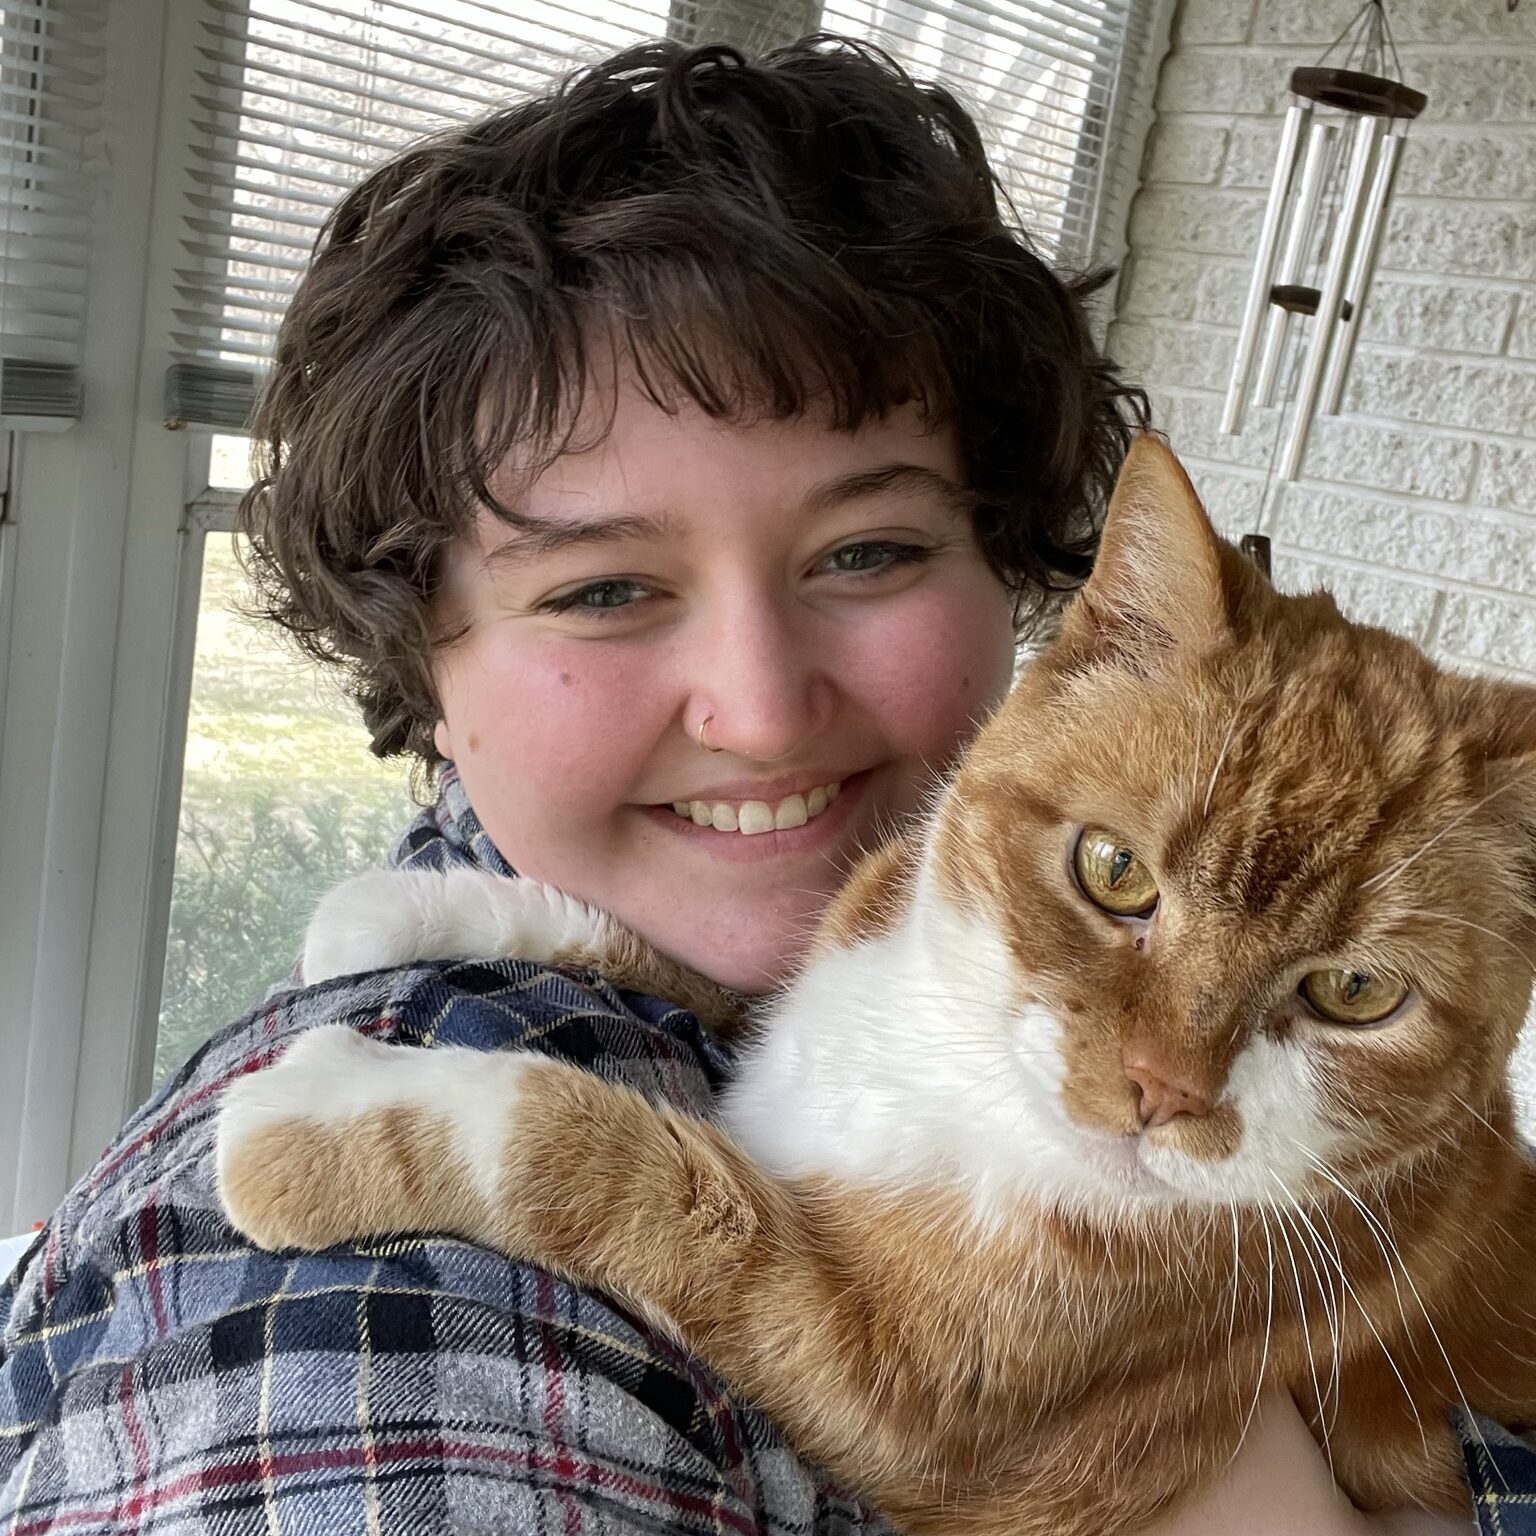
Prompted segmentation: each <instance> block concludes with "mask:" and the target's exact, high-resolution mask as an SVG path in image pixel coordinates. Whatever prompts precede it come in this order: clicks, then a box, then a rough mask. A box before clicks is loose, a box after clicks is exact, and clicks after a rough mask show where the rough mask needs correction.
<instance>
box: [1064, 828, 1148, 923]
mask: <svg viewBox="0 0 1536 1536" xmlns="http://www.w3.org/2000/svg"><path fill="white" fill-rule="evenodd" d="M1072 864H1073V868H1074V869H1075V870H1076V871H1077V883H1078V884H1079V885H1080V886H1082V888H1083V894H1084V895H1085V896H1086V897H1087V898H1088V899H1089V901H1091V902H1092V903H1093V904H1094V905H1095V906H1096V907H1102V908H1103V909H1104V910H1105V911H1106V912H1109V913H1112V914H1113V915H1114V916H1115V917H1147V916H1149V915H1150V914H1151V912H1152V909H1153V908H1154V907H1155V906H1156V905H1157V881H1155V880H1154V879H1153V878H1152V871H1151V870H1149V869H1148V868H1147V866H1146V865H1145V864H1143V863H1142V861H1141V860H1140V859H1139V858H1137V857H1136V853H1135V851H1134V850H1133V849H1131V848H1127V847H1126V845H1125V844H1124V843H1123V842H1122V841H1121V840H1120V839H1119V838H1118V837H1116V836H1115V834H1114V833H1113V832H1106V831H1105V830H1104V828H1103V827H1085V828H1084V829H1083V831H1082V833H1081V835H1080V836H1079V837H1078V839H1077V848H1076V850H1075V851H1074V852H1073V854H1072Z"/></svg>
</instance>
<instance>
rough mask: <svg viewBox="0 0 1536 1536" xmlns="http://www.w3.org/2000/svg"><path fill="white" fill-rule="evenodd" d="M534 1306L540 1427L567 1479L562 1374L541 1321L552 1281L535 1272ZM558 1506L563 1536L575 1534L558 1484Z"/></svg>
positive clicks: (569, 1462) (570, 1464) (574, 1510)
mask: <svg viewBox="0 0 1536 1536" xmlns="http://www.w3.org/2000/svg"><path fill="white" fill-rule="evenodd" d="M538 1305H539V1316H540V1319H541V1322H540V1333H541V1334H542V1335H543V1337H542V1339H541V1341H540V1344H541V1353H542V1355H543V1357H544V1382H545V1387H544V1428H545V1429H546V1430H547V1431H548V1433H549V1439H550V1443H551V1444H552V1445H556V1446H559V1447H560V1449H559V1450H558V1451H557V1452H556V1455H555V1471H556V1473H557V1474H558V1475H559V1476H560V1477H562V1478H564V1479H566V1480H567V1481H570V1480H572V1479H574V1477H575V1475H576V1462H575V1459H574V1458H573V1457H572V1456H571V1455H570V1454H569V1452H568V1451H567V1450H566V1448H565V1440H564V1438H563V1437H564V1433H565V1373H564V1371H562V1370H561V1369H560V1351H559V1349H558V1348H557V1347H556V1346H555V1341H554V1339H553V1338H551V1337H550V1332H549V1328H548V1326H547V1325H546V1324H545V1322H544V1321H543V1320H544V1319H547V1318H548V1317H549V1316H550V1314H551V1313H552V1312H553V1311H554V1308H555V1282H554V1280H553V1278H552V1277H551V1276H549V1275H547V1274H545V1273H544V1271H543V1270H540V1271H539V1278H538ZM559 1495H560V1509H561V1512H562V1513H563V1514H564V1516H565V1536H576V1533H577V1532H578V1531H579V1530H580V1529H581V1509H580V1507H579V1506H578V1505H577V1503H576V1501H575V1500H574V1499H573V1498H572V1497H571V1493H570V1489H568V1488H564V1487H562V1488H561V1489H560V1490H559Z"/></svg>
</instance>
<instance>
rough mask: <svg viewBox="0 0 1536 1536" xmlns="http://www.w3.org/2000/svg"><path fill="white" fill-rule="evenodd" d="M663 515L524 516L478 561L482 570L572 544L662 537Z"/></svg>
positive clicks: (533, 556)
mask: <svg viewBox="0 0 1536 1536" xmlns="http://www.w3.org/2000/svg"><path fill="white" fill-rule="evenodd" d="M667 531H668V527H667V521H666V519H665V518H660V517H646V516H644V515H643V514H641V513H638V512H633V513H631V512H625V513H620V514H617V515H616V516H614V517H596V518H583V517H528V516H526V515H524V516H523V517H522V518H521V520H520V521H519V522H518V523H516V524H515V525H514V526H513V528H512V529H511V532H510V534H509V536H508V537H507V538H506V539H504V540H503V541H502V542H501V543H500V544H498V545H497V546H496V547H495V549H491V550H487V551H486V554H485V557H484V559H483V560H482V561H481V564H482V565H483V566H484V567H485V568H486V569H488V570H489V569H492V568H494V567H495V566H498V565H509V564H516V563H521V562H522V561H524V560H528V559H530V558H534V559H536V558H537V557H538V556H539V555H549V554H553V553H554V552H555V551H556V550H557V549H565V548H567V547H568V546H570V545H572V544H616V543H620V542H622V541H623V540H625V539H662V538H665V537H666V535H667Z"/></svg>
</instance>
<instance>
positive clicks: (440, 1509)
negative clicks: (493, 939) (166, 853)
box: [0, 773, 1536, 1536]
mask: <svg viewBox="0 0 1536 1536" xmlns="http://www.w3.org/2000/svg"><path fill="white" fill-rule="evenodd" d="M395 857H396V861H397V862H399V863H401V864H404V865H408V866H414V867H424V868H444V867H448V866H450V865H455V864H463V865H472V866H477V867H480V868H484V869H490V870H493V871H495V872H497V873H501V874H507V873H510V871H508V870H507V868H506V865H505V864H504V863H503V861H502V860H501V858H500V856H499V854H498V853H497V852H496V850H495V848H494V847H493V846H492V844H491V842H490V840H489V838H487V837H486V835H485V833H484V831H483V830H482V829H481V828H480V826H479V824H478V822H477V821H476V820H475V817H474V814H473V812H472V811H471V810H470V808H469V806H468V804H467V803H466V801H465V798H464V795H463V791H462V788H461V787H460V786H459V784H458V781H457V779H456V778H455V777H454V776H453V775H452V774H451V773H450V774H448V775H446V776H445V780H444V784H443V789H442V795H441V797H440V799H439V802H438V804H437V806H436V807H434V808H433V809H431V810H429V811H426V812H424V813H423V814H422V815H421V817H419V818H418V819H417V821H416V823H415V824H414V825H413V826H412V827H411V829H410V830H409V831H408V832H407V833H406V835H405V837H404V838H403V839H402V841H401V843H400V846H399V847H398V848H397V850H396V855H395ZM331 1022H340V1023H346V1024H349V1025H351V1026H353V1027H354V1028H357V1029H360V1030H363V1031H366V1032H367V1033H369V1034H372V1035H376V1036H379V1037H380V1038H384V1039H391V1040H398V1041H401V1042H402V1043H408V1044H414V1045H419V1046H431V1045H433V1044H437V1043H452V1044H457V1045H468V1046H475V1047H478V1048H480V1049H506V1048H511V1047H520V1048H532V1049H537V1050H541V1051H547V1052H550V1053H552V1054H555V1055H559V1056H562V1057H565V1058H566V1059H568V1060H571V1061H573V1062H576V1063H579V1064H580V1065H582V1066H585V1067H587V1068H590V1069H591V1070H594V1071H597V1072H600V1073H602V1074H604V1075H606V1076H609V1077H612V1078H615V1079H618V1080H622V1081H625V1082H628V1083H631V1084H633V1085H634V1086H636V1087H638V1088H640V1089H641V1090H642V1091H644V1092H647V1093H649V1094H652V1095H655V1094H657V1093H660V1094H665V1095H666V1096H667V1097H669V1098H671V1099H672V1100H673V1101H675V1102H676V1103H678V1104H680V1105H682V1106H684V1107H685V1108H689V1107H691V1108H693V1109H696V1110H697V1109H700V1108H702V1107H704V1106H706V1105H707V1104H708V1102H709V1100H710V1098H711V1096H712V1094H713V1092H714V1091H715V1089H716V1088H717V1086H718V1085H719V1082H720V1081H721V1078H722V1076H723V1074H724V1073H725V1072H726V1071H727V1070H728V1068H729V1065H730V1064H729V1060H728V1058H727V1057H726V1055H725V1054H724V1053H723V1051H722V1050H721V1048H720V1046H719V1045H718V1044H717V1043H716V1042H714V1041H713V1040H711V1039H710V1038H709V1037H708V1036H706V1035H705V1034H704V1033H703V1032H702V1031H701V1030H700V1028H699V1026H698V1024H697V1022H696V1021H695V1020H694V1019H693V1018H692V1017H691V1016H690V1015H688V1014H686V1013H683V1012H682V1011H680V1010H678V1009H676V1008H673V1007H671V1006H670V1005H667V1004H665V1003H662V1002H658V1001H657V1000H655V999H652V998H645V997H638V996H635V995H633V994H627V993H625V994H620V993H618V992H615V991H614V990H613V989H612V988H610V987H609V986H608V985H607V984H606V983H604V982H602V981H600V980H597V979H595V978H586V979H575V978H572V977H569V976H565V975H560V974H556V973H554V972H551V971H547V970H544V969H542V968H541V967H538V966H534V965H527V964H523V963H519V962H512V961H504V962H494V963H484V964H478V963H477V964H437V965H423V966H412V967H408V968H405V969H402V970H398V971H392V972H384V973H380V974H376V975H370V976H361V977H353V978H348V979H344V980H340V981H336V982H332V983H328V984H326V985H323V986H318V987H312V988H307V989H300V988H297V987H294V986H287V987H282V988H279V989H277V990H276V991H274V992H273V994H272V995H270V996H269V997H268V998H267V1000H266V1002H265V1003H264V1004H263V1005H262V1007H261V1008H260V1009H258V1010H257V1011H256V1012H255V1013H254V1014H252V1015H251V1016H250V1017H248V1018H246V1019H243V1020H241V1021H240V1022H239V1023H237V1024H235V1025H234V1026H233V1027H232V1028H230V1029H228V1030H226V1031H225V1032H224V1033H222V1034H221V1035H219V1036H217V1037H216V1038H215V1039H214V1040H213V1041H211V1042H210V1043H209V1044H208V1045H206V1046H205V1047H204V1048H203V1049H202V1050H201V1051H199V1052H198V1053H197V1055H195V1056H194V1057H193V1058H192V1060H190V1061H189V1062H188V1063H187V1064H186V1066H185V1067H183V1068H182V1069H181V1071H180V1072H179V1073H177V1074H176V1075H175V1076H174V1077H173V1078H172V1079H171V1080H170V1081H169V1082H168V1083H166V1084H165V1085H164V1087H163V1088H162V1089H161V1090H160V1091H159V1093H157V1094H156V1096H155V1097H154V1098H153V1099H152V1100H151V1101H150V1102H149V1103H148V1104H147V1105H145V1106H144V1108H143V1109H142V1110H140V1111H139V1113H138V1114H137V1115H135V1116H134V1118H133V1119H132V1120H131V1121H130V1122H129V1124H128V1125H127V1126H126V1127H125V1128H124V1130H123V1132H122V1134H121V1135H120V1136H119V1138H118V1140H117V1141H116V1143H115V1144H114V1145H113V1146H112V1147H111V1148H110V1149H109V1150H108V1152H107V1153H106V1155H105V1156H104V1157H103V1158H102V1160H101V1162H100V1163H99V1164H98V1165H97V1166H96V1168H94V1169H93V1170H92V1171H91V1173H90V1174H89V1175H88V1176H87V1177H86V1178H85V1179H84V1180H83V1181H82V1182H81V1183H80V1184H79V1185H78V1186H77V1187H76V1188H75V1189H74V1190H73V1191H72V1192H71V1193H70V1195H69V1197H68V1198H67V1199H66V1201H65V1202H64V1205H63V1206H62V1207H61V1208H60V1210H59V1211H58V1213H57V1214H56V1215H55V1217H54V1219H53V1221H52V1222H51V1223H50V1224H49V1226H48V1228H47V1229H46V1230H45V1231H44V1232H42V1233H40V1234H39V1236H38V1239H37V1241H36V1242H35V1243H34V1244H33V1246H32V1248H31V1250H30V1251H29V1253H28V1255H27V1257H26V1258H25V1259H24V1260H23V1262H22V1263H21V1265H20V1266H19V1268H18V1269H17V1271H16V1272H15V1274H14V1275H13V1276H12V1277H11V1279H10V1280H9V1282H8V1283H7V1284H6V1285H5V1286H4V1288H3V1289H0V1330H3V1332H0V1532H4V1533H7V1536H38V1533H41V1532H69V1533H73V1536H94V1533H106V1532H113V1533H117V1532H138V1533H145V1536H150V1533H154V1536H215V1533H217V1536H246V1533H251V1536H257V1533H260V1536H276V1533H282V1532H298V1531H306V1532H308V1531H314V1532H338V1533H339V1532H353V1531H358V1532H363V1531H371V1532H377V1533H381V1536H432V1533H437V1532H448V1531H452V1532H456V1533H467V1532H486V1533H490V1532H496V1533H499V1536H500V1533H518V1536H524V1533H526V1536H546V1533H549V1536H556V1533H559V1536H639V1533H642V1532H644V1533H660V1532H678V1533H686V1532H699V1533H704V1532H708V1533H712V1536H730V1533H737V1536H759V1533H761V1536H844V1533H847V1536H853V1533H857V1532H870V1533H871V1536H874V1533H876V1532H883V1531H885V1530H886V1529H887V1528H886V1527H884V1526H883V1525H882V1524H881V1523H880V1522H879V1521H878V1519H877V1518H876V1517H875V1516H873V1515H872V1514H871V1513H870V1512H869V1511H868V1510H867V1509H865V1508H864V1507H862V1506H861V1505H860V1504H859V1503H858V1502H857V1501H856V1500H854V1499H853V1498H851V1497H850V1496H849V1495H848V1494H847V1493H846V1492H844V1491H843V1490H841V1489H840V1488H838V1487H836V1486H835V1485H833V1484H831V1483H830V1482H828V1481H827V1480H826V1479H825V1478H823V1477H821V1476H819V1475H818V1474H817V1473H816V1472H815V1471H814V1469H811V1468H808V1467H807V1466H806V1465H804V1464H803V1463H802V1462H800V1461H799V1460H798V1459H797V1458H796V1457H795V1456H794V1455H793V1453H792V1452H791V1451H790V1450H789V1449H788V1447H787V1446H786V1445H785V1443H784V1442H783V1440H782V1438H781V1437H780V1436H779V1435H778V1434H777V1432H776V1431H775V1430H774V1428H773V1427H772V1425H770V1424H769V1423H768V1422H767V1421H766V1420H764V1419H763V1418H762V1416H761V1415H760V1414H758V1413H756V1412H755V1411H753V1410H752V1409H750V1408H748V1407H746V1406H745V1405H743V1404H741V1403H739V1402H737V1401H735V1400H734V1399H733V1398H732V1397H731V1396H730V1395H729V1394H728V1393H727V1392H726V1391H725V1389H724V1388H723V1387H722V1385H721V1384H720V1383H719V1382H718V1381H716V1380H714V1379H713V1378H712V1377H710V1376H709V1374H708V1373H707V1372H705V1371H703V1370H702V1369H700V1367H699V1366H698V1365H697V1364H696V1363H695V1362H694V1361H692V1360H690V1359H689V1358H688V1357H687V1356H685V1355H683V1354H681V1353H679V1351H677V1350H676V1349H675V1348H674V1347H672V1346H671V1345H669V1344H668V1343H667V1342H666V1341H665V1340H663V1339H660V1338H657V1337H656V1336H655V1335H653V1334H652V1333H651V1332H650V1331H649V1330H648V1329H647V1328H646V1327H645V1326H644V1324H643V1323H641V1322H639V1321H638V1320H637V1319H635V1318H632V1317H629V1316H626V1315H625V1314H624V1313H622V1312H621V1311H619V1310H618V1309H617V1308H616V1307H615V1306H614V1305H613V1304H612V1303H611V1302H609V1301H606V1300H604V1299H602V1298H600V1297H597V1296H594V1295H591V1294H588V1293H586V1292H583V1291H579V1290H577V1289H575V1288H573V1287H571V1286H569V1285H565V1284H563V1283H562V1282H560V1281H557V1280H555V1279H553V1278H551V1277H550V1276H548V1275H546V1274H544V1273H542V1272H540V1271H537V1270H533V1269H529V1268H526V1267H523V1266H519V1265H516V1264H512V1263H509V1262H507V1261H506V1260H504V1259H501V1258H498V1257H497V1256H495V1255H494V1254H490V1253H487V1252H484V1251H483V1250H480V1249H477V1248H473V1247H470V1246H468V1245H467V1244H463V1243H457V1242H453V1241H449V1240H446V1239H440V1238H431V1237H421V1238H416V1237H412V1238H403V1239H391V1240H388V1241H381V1242H376V1243H367V1244H359V1245H357V1246H355V1247H349V1248H337V1249H332V1250H329V1251H328V1252H326V1253H324V1254H315V1255H306V1256H300V1257H291V1256H288V1257H284V1256H278V1255H270V1254H264V1253H258V1252H255V1251H253V1250H252V1249H251V1248H250V1247H249V1246H248V1245H247V1244H246V1243H245V1242H243V1241H242V1240H241V1239H240V1238H239V1237H238V1236H237V1235H236V1234H235V1233H234V1232H233V1231H232V1230H231V1229H230V1228H229V1227H228V1226H227V1225H226V1224H225V1222H224V1220H223V1218H222V1216H221V1214H220V1211H219V1206H218V1201H217V1198H216V1196H215V1193H214V1184H213V1155H212V1153H213V1116H214V1112H215V1108H216V1106H217V1100H218V1095H219V1092H220V1090H221V1089H222V1088H223V1087H224V1086H225V1085H226V1084H227V1083H229V1082H230V1081H232V1080H233V1079H234V1078H235V1077H237V1076H238V1075H239V1074H241V1073H243V1072H252V1071H257V1070H259V1069H260V1068H261V1067H263V1066H265V1065H266V1064H267V1063H269V1062H270V1061H271V1060H273V1058H274V1057H275V1056H276V1055H277V1054H279V1053H280V1052H281V1050H282V1049H283V1047H284V1046H285V1044H286V1043H287V1042H288V1041H289V1040H290V1039H291V1038H292V1036H293V1035H295V1034H296V1033H298V1031H300V1030H303V1029H308V1028H312V1027H313V1026H315V1025H317V1024H320V1023H331ZM1483 1431H1484V1437H1485V1438H1486V1440H1487V1447H1486V1449H1485V1448H1484V1446H1483V1445H1482V1444H1480V1443H1479V1441H1478V1440H1477V1438H1476V1437H1475V1436H1474V1435H1473V1434H1472V1433H1471V1432H1470V1431H1469V1432H1468V1433H1466V1434H1465V1435H1464V1439H1465V1442H1466V1444H1467V1468H1468V1476H1469V1480H1470V1482H1471V1486H1472V1491H1473V1501H1474V1502H1475V1503H1476V1506H1477V1510H1478V1516H1479V1519H1480V1521H1481V1523H1482V1528H1483V1530H1484V1531H1486V1532H1489V1533H1490V1536H1536V1454H1533V1452H1532V1450H1531V1449H1530V1448H1529V1447H1528V1446H1526V1445H1524V1444H1522V1443H1521V1442H1518V1441H1515V1440H1513V1439H1511V1438H1510V1437H1509V1436H1507V1435H1505V1434H1503V1432H1502V1431H1500V1430H1498V1429H1496V1428H1495V1427H1494V1426H1490V1425H1485V1426H1483ZM1470 1523H1471V1522H1470V1519H1469V1528H1470Z"/></svg>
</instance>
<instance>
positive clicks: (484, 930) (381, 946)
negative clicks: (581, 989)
mask: <svg viewBox="0 0 1536 1536" xmlns="http://www.w3.org/2000/svg"><path fill="white" fill-rule="evenodd" d="M606 948H607V943H606V929H605V924H604V919H603V917H602V915H601V914H600V913H597V912H594V911H592V909H591V908H589V907H586V906H584V905H583V904H582V903H581V902H579V901H576V900H574V899H573V898H572V897H569V896H566V895H565V894H564V893H563V892H561V891H557V890H556V889H555V888H554V887H553V886H549V885H543V884H541V883H540V882H539V881H537V880H527V879H521V878H505V877H502V876H499V875H491V874H487V873H485V872H484V871H483V870H474V869H452V870H446V871H438V870H422V869H379V870H371V871H369V872H368V873H367V874H363V875H358V876H356V877H355V878H353V879H351V880H346V881H343V882H342V884H340V885H338V886H337V887H336V888H335V889H334V890H332V891H329V892H328V893H327V894H326V895H325V896H324V897H322V898H321V901H320V904H319V906H318V907H317V908H316V909H315V915H314V917H313V918H311V919H310V924H309V928H308V931H307V932H306V934H305V936H304V959H303V975H304V980H305V982H306V983H307V984H308V985H310V986H314V985H315V984H317V983H319V982H322V981H328V980H330V979H331V978H333V977H336V976H351V975H355V974H357V973H359V972H363V971H381V970H387V969H391V968H393V967H396V966H401V965H411V964H414V963H417V962H421V961H428V960H497V959H504V960H531V961H534V962H536V963H538V964H541V965H552V964H562V965H571V966H589V965H590V966H594V967H600V966H601V964H602V961H603V958H604V956H605V953H606Z"/></svg>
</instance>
